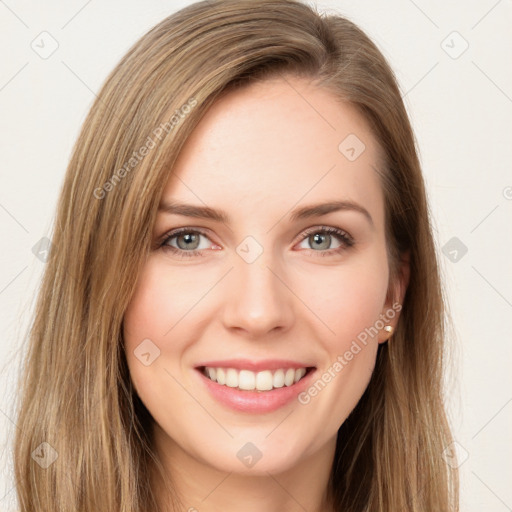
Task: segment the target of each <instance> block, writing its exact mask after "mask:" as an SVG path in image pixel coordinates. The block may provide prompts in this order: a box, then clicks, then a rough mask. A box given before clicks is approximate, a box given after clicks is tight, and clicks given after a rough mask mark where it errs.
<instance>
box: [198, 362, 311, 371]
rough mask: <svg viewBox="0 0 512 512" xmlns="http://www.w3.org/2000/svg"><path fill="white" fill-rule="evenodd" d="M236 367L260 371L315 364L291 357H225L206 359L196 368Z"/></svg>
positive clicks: (307, 366)
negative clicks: (213, 359) (291, 358)
mask: <svg viewBox="0 0 512 512" xmlns="http://www.w3.org/2000/svg"><path fill="white" fill-rule="evenodd" d="M205 366H208V367H210V368H234V369H236V370H251V371H253V372H259V371H262V370H279V369H280V368H295V369H297V368H312V367H314V365H312V364H309V363H301V362H299V361H292V360H290V359H264V360H261V361H254V360H251V359H224V360H223V361H205V362H204V363H200V364H198V365H196V368H203V367H205Z"/></svg>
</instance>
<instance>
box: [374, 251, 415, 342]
mask: <svg viewBox="0 0 512 512" xmlns="http://www.w3.org/2000/svg"><path fill="white" fill-rule="evenodd" d="M410 257H411V253H410V251H406V252H405V253H402V255H401V259H400V265H399V269H398V276H397V277H396V278H395V279H394V280H392V281H391V282H390V283H389V287H388V293H387V296H386V302H385V304H384V308H383V310H382V317H381V318H382V319H383V322H384V325H390V326H391V327H392V328H393V331H395V330H396V326H397V324H398V319H399V318H400V311H401V310H402V307H403V303H404V298H405V293H406V291H407V287H408V286H409V276H410V272H411V268H410ZM392 335H393V334H392V333H389V332H387V331H385V330H384V328H382V329H381V330H380V332H379V337H378V340H379V343H384V342H386V341H387V340H388V339H389V338H390V337H391V336H392Z"/></svg>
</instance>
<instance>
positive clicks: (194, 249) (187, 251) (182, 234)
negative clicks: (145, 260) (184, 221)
mask: <svg viewBox="0 0 512 512" xmlns="http://www.w3.org/2000/svg"><path fill="white" fill-rule="evenodd" d="M201 237H204V238H208V237H207V235H206V233H205V232H203V231H201V230H198V229H191V228H181V229H177V230H175V231H172V232H171V233H168V234H167V235H166V236H165V238H164V239H163V240H162V242H161V243H160V244H159V246H160V247H161V248H162V249H163V250H166V251H171V252H172V253H174V254H176V255H178V256H179V257H181V256H184V257H190V256H203V253H202V252H201V250H203V249H209V248H210V247H211V246H212V243H204V244H203V245H202V246H201ZM175 244H176V245H175Z"/></svg>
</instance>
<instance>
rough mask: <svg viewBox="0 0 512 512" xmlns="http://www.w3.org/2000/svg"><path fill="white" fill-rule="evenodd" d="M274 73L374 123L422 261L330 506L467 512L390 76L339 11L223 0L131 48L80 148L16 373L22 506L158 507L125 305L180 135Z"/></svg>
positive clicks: (393, 264)
mask: <svg viewBox="0 0 512 512" xmlns="http://www.w3.org/2000/svg"><path fill="white" fill-rule="evenodd" d="M273 76H281V77H283V78H286V77H287V76H301V77H307V78H309V79H311V80H313V81H314V83H315V84H316V85H318V86H319V87H324V88H327V89H329V91H331V92H332V93H333V94H334V95H335V96H336V97H337V98H339V100H340V101H344V102H348V103H351V104H352V105H354V106H355V107H357V108H358V110H359V112H360V113H361V114H362V115H363V116H364V118H365V119H366V120H367V122H368V123H369V126H370V127H371V129H372V130H373V133H374V134H375V137H376V140H377V141H378V143H379V146H380V148H381V151H382V159H381V160H382V161H381V165H379V168H378V169H376V170H377V171H378V172H379V176H380V177H381V180H382V187H383V191H384V196H385V207H386V237H387V243H388V251H389V264H390V276H391V277H393V276H396V275H397V274H398V273H399V271H400V270H399V269H400V265H399V263H400V259H401V257H402V256H403V255H404V254H405V253H406V252H408V254H409V257H410V264H411V272H410V281H409V286H408V288H407V293H406V296H405V299H404V303H403V308H402V311H401V317H400V321H399V323H398V326H397V329H396V330H395V333H394V334H393V338H392V341H391V342H389V343H387V344H382V345H380V346H379V350H378V354H377V362H376V366H375V370H374V374H373V376H372V379H371V381H370V384H369V386H368V388H367V390H366V391H365V393H364V395H363V397H362V398H361V400H360V402H359V403H358V405H357V406H356V408H355V409H354V410H353V412H352V413H351V414H350V416H349V417H348V418H347V420H346V421H345V422H344V423H343V425H341V427H340V429H339V431H338V442H337V447H336V453H335V459H334V464H333V467H332V472H331V478H330V481H329V493H330V495H331V496H332V500H333V508H334V509H335V510H339V511H340V512H341V511H346V510H350V511H351V512H363V511H368V512H377V511H379V512H385V511H386V512H389V511H397V510H407V511H411V512H431V511H433V510H435V511H438V512H442V511H455V510H458V476H457V471H456V469H452V468H451V467H450V466H448V465H447V464H446V463H445V462H444V460H443V458H442V452H443V450H444V449H445V448H446V447H447V446H448V445H449V444H450V443H451V441H452V437H451V433H450V428H449V424H448V421H447V417H446V413H445V409H444V402H443V391H442V376H443V369H444V367H445V359H444V347H445V332H444V319H445V314H446V310H445V307H444V301H443V292H442V288H441V280H440V275H439V268H438V262H437V258H436V252H435V247H434V242H433V237H432V228H431V225H430V220H429V219H430V212H429V210H428V203H427V199H426V194H425V186H424V182H423V177H422V173H421V168H420V163H419V159H418V156H417V153H416V148H415V141H414V135H413V131H412V128H411V126H410V122H409V120H408V116H407V113H406V110H405V108H404V105H403V101H402V98H401V94H400V91H399V88H398V86H397V83H396V79H395V77H394V75H393V72H392V71H391V69H390V67H389V65H388V64H387V62H386V60H385V59H384V57H383V56H382V54H381V53H380V51H379V50H378V49H377V47H376V46H375V45H374V44H373V43H372V42H371V41H370V39H369V38H368V37H367V36H366V35H365V34H364V33H363V32H362V31H361V30H360V29H359V28H357V27H356V26H355V25H354V24H353V23H352V22H350V21H348V20H347V19H344V18H343V17H341V16H337V15H332V14H331V15H324V14H319V13H317V12H316V11H315V10H314V9H313V8H311V7H309V6H308V5H306V4H304V3H301V2H299V1H295V0H263V1H259V2H253V1H249V0H239V1H233V0H218V1H204V2H198V3H195V4H192V5H190V6H188V7H186V8H184V9H182V10H180V11H178V12H176V13H175V14H173V15H171V16H169V17H168V18H166V19H165V20H163V21H162V22H161V23H159V24H158V25H156V26H155V27H154V28H153V29H152V30H150V31H149V32H148V33H147V34H146V35H144V36H143V37H142V38H141V39H140V40H139V41H138V42H137V43H136V44H135V45H134V46H133V47H132V48H131V49H130V50H129V51H128V53H127V54H126V55H125V56H124V57H123V58H122V60H121V61H120V62H119V64H118V65H117V66H116V67H115V69H114V70H113V71H112V73H111V74H110V75H109V77H108V78H107V80H106V82H105V84H104V85H103V87H102V89H101V91H100V93H99V94H98V97H97V99H96V101H95V102H94V104H93V106H92V108H91V110H90V112H89V114H88V116H87V118H86V120H85V122H84V125H83V127H82V130H81V133H80V135H79V137H78V139H77V142H76V144H75V147H74V149H73V153H72V156H71V159H70V163H69V166H68V169H67V173H66V177H65V181H64V184H63V188H62V191H61V195H60V198H59V202H58V208H57V214H56V219H55V223H54V229H53V231H54V232H53V237H52V249H51V252H50V257H49V260H48V262H47V265H46V269H45V273H44V276H43V280H42V284H41V289H40V292H39V295H38V302H37V305H36V311H35V317H34V320H33V322H32V325H31V328H30V332H29V346H28V354H27V357H26V361H25V366H24V368H23V371H22V373H21V374H20V375H21V376H20V386H19V387H20V394H19V396H20V407H19V415H18V420H17V423H18V425H19V429H18V431H17V433H16V438H15V442H14V463H15V467H14V469H15V479H16V491H17V496H18V502H19V506H20V509H21V510H22V511H23V512H26V511H27V512H28V511H33V510H38V511H39V512H50V511H52V512H54V511H55V510H59V511H84V512H85V511H87V512H92V511H94V512H102V511H108V512H112V511H119V512H128V511H132V512H149V511H152V512H154V511H157V510H162V509H161V508H159V507H160V504H159V503H158V502H157V499H156V493H155V490H154V489H153V488H152V486H151V479H150V478H151V477H152V476H159V477H160V478H161V479H162V482H165V479H164V474H163V469H162V465H161V463H160V461H159V459H158V456H157V454H156V453H155V452H154V450H153V447H152V418H151V415H150V414H149V412H148V411H147V410H146V408H145V407H144V405H143V404H142V402H141V401H140V399H139V398H138V396H137V394H136V393H135V391H134V389H133V387H132V384H131V381H130V375H129V371H128V367H127V363H126V358H125V355H124V348H123V338H122V325H123V316H124V312H125V311H126V308H127V306H128V304H129V302H130V299H131V297H132V294H133V291H134V287H135V284H136V281H137V276H138V275H139V272H140V270H141V268H142V266H143V265H144V262H145V258H146V255H147V254H148V252H149V250H150V247H151V240H152V228H153V225H154V221H155V216H156V211H157V208H158V204H159V201H160V196H161V192H162V190H163V188H164V185H165V183H166V182H167V180H168V178H169V173H170V172H172V169H173V165H174V162H175V161H176V159H177V156H178V154H179V152H180V150H181V148H182V147H183V144H184V143H185V142H186V140H187V138H188V137H189V135H190V134H191V132H192V130H193V129H194V127H195V126H196V125H197V124H198V123H199V121H200V120H201V118H202V116H203V115H204V114H205V112H206V111H207V110H208V108H209V107H210V106H211V105H212V104H213V102H214V101H215V100H216V99H218V98H219V97H220V95H221V94H226V93H228V92H229V91H230V90H231V89H232V88H235V87H243V86H244V85H245V84H248V83H250V82H251V81H253V80H265V79H268V78H270V77H273ZM187 105H188V108H185V106H187ZM171 119H173V121H172V123H171V122H170V120H171ZM159 127H160V128H162V127H164V128H163V129H161V131H160V132H159V131H158V128H159ZM157 134H159V136H157ZM150 139H151V141H152V144H151V149H149V151H144V156H143V157H141V156H142V155H141V153H142V152H143V151H142V150H141V148H144V147H146V148H148V146H149V145H150V144H149V140H150ZM134 155H138V156H134ZM139 157H141V158H139ZM133 158H135V160H131V159H133ZM132 164H133V165H132ZM123 169H124V171H123ZM114 177H115V179H114ZM107 184H108V185H107ZM98 190H102V192H98ZM99 196H101V197H99ZM390 293H392V291H390ZM43 442H46V443H48V444H49V445H50V446H51V447H52V448H53V449H54V450H55V451H56V453H57V454H58V457H57V459H56V460H55V461H54V462H53V463H52V464H51V465H49V466H48V467H47V468H45V469H43V468H41V467H39V466H38V465H37V464H35V462H34V460H33V458H32V457H31V453H32V452H33V450H34V449H35V448H36V447H37V446H39V445H40V444H41V443H43ZM165 485H166V486H167V487H168V489H169V491H172V490H173V489H172V485H171V483H167V482H166V483H165ZM175 498H176V499H175V501H176V503H177V502H178V501H179V500H178V497H175ZM173 503H174V502H173ZM176 503H174V505H175V504H176Z"/></svg>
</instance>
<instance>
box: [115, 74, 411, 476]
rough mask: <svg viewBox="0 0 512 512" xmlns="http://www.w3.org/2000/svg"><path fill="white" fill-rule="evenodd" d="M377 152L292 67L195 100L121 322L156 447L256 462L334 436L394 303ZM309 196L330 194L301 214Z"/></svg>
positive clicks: (198, 457) (221, 464)
mask: <svg viewBox="0 0 512 512" xmlns="http://www.w3.org/2000/svg"><path fill="white" fill-rule="evenodd" d="M292 86H293V87H292ZM378 165H379V164H378V147H377V143H376V140H375V138H374V137H373V136H372V134H371V132H370V130H369V128H368V126H367V125H366V123H365V121H364V119H363V118H362V117H361V116H360V115H359V113H358V112H357V111H356V110H355V109H354V108H353V107H352V106H350V105H348V104H343V103H341V102H339V101H338V100H336V99H335V98H334V96H332V94H331V93H330V92H328V91H326V90H324V89H320V88H318V87H316V86H314V85H312V84H311V83H309V82H307V81H305V80H304V79H297V78H291V77H290V78H287V80H286V81H284V80H282V79H275V80H271V81H265V82H263V83H258V84H252V85H250V86H248V87H245V88H243V89H240V90H237V91H235V92H233V91H232V92H229V93H228V94H226V95H224V96H223V97H222V98H221V99H220V100H218V101H217V102H216V103H215V104H214V106H213V107H212V108H211V109H210V110H209V111H208V112H207V114H206V116H205V117H204V118H203V119H202V120H201V122H200V124H199V125H198V126H197V128H196V129H195V131H194V132H193V134H192V136H191V137H190V138H189V140H188V141H187V144H186V145H185V147H184V148H183V150H182V152H181V154H180V156H179V159H178V161H177V163H176V166H175V168H174V169H173V173H172V176H170V178H169V181H168V183H167V185H166V187H165V189H164V190H163V194H162V198H161V206H163V208H162V210H161V211H159V213H158V216H157V220H156V223H155V225H154V240H155V248H154V249H153V250H152V252H151V254H150V256H149V258H148V260H147V262H146V264H145V267H144V268H143V271H142V273H141V275H140V276H139V280H138V283H137V287H136V290H135V293H134V296H133V298H132V300H131V303H130V305H129V307H128V309H127V311H126V314H125V318H124V339H125V350H126V357H127V361H128V366H129V370H130V374H131V378H132V381H133V383H134V386H135V388H136V391H137V393H138V394H139V396H140V398H141V400H142V401H143V402H144V404H145V405H146V407H147V409H148V410H149V412H150V413H151V415H152V416H153V418H154V420H155V422H156V425H155V439H156V443H157V445H158V446H159V448H160V449H161V450H165V452H166V453H168V454H169V453H170V454H173V456H176V457H181V458H182V459H183V460H185V458H187V457H191V458H193V459H194V460H195V461H196V462H199V463H202V464H204V465H207V466H210V467H214V468H218V469H220V470H222V471H226V472H239V473H241V472H247V471H251V472H252V474H255V473H258V474H264V473H265V472H267V471H270V472H272V473H274V472H278V471H284V470H286V469H287V468H291V467H292V466H294V465H296V464H299V463H300V462H301V461H305V460H307V459H308V458H310V457H312V456H314V454H315V453H319V452H321V451H322V450H325V447H326V446H328V447H330V448H333V447H334V443H335V437H336V433H337V430H338V429H339V427H340V425H341V424H342V423H343V422H344V420H345V419H346V418H347V416H348V415H349V413H350V412H351V411H352V410H353V408H354V407H355V406H356V404H357V402H358V401H359V399H360V397H361V395H362V394H363V392H364V390H365V389H366V387H367V385H368V382H369V380H370V377H371V374H372V371H373V369H374V365H375V359H376V353H377V348H378V345H379V343H382V342H383V341H385V340H387V338H388V337H389V334H388V333H387V332H386V331H385V330H383V326H384V325H392V326H395V325H396V322H397V320H398V314H399V313H398V310H397V309H396V308H393V304H395V305H396V302H400V298H401V297H398V299H399V300H398V301H396V299H397V297H396V296H395V297H394V299H395V300H390V301H387V292H388V289H389V288H390V286H391V283H390V282H389V271H388V264H389V262H388V259H387V253H386V239H385V233H384V197H383V192H382V189H381V185H380V183H379V179H378V175H377V173H376V171H375V169H374V167H377V166H378ZM327 203H329V204H330V203H344V204H345V206H344V207H343V208H338V209H336V208H323V209H322V208H319V209H317V210H316V211H313V210H309V208H310V207H311V206H313V205H323V204H327ZM178 204H180V205H188V206H189V208H185V207H181V208H178V207H177V205H178ZM171 206H174V209H173V208H172V207H171ZM192 207H194V208H207V212H206V213H210V214H211V213H212V212H217V214H218V215H217V216H214V215H208V216H204V211H203V212H202V214H201V211H200V210H196V209H194V208H192ZM300 212H302V214H300ZM220 213H222V214H223V215H224V217H223V218H220V217H221V216H220ZM179 229H181V230H182V231H181V232H180V233H177V230H179ZM386 320H387V321H386ZM205 366H206V367H211V368H212V369H211V370H208V368H207V369H206V370H205V371H206V373H211V376H212V377H215V378H217V379H218V380H219V381H220V383H219V382H216V383H214V382H213V381H212V380H210V379H209V378H208V377H206V376H205V375H204V373H203V371H202V368H203V367H205ZM219 368H220V370H219ZM228 368H231V370H229V369H228ZM302 368H304V369H305V370H302ZM251 370H252V371H251ZM281 370H283V371H281ZM304 371H306V373H305V375H304V376H302V375H303V373H304ZM300 377H302V378H300ZM296 378H299V379H300V380H298V381H297V382H296V383H295V382H294V381H295V380H296ZM283 380H284V383H283ZM256 385H257V386H258V388H261V389H260V390H258V389H254V390H253V391H251V390H250V389H251V387H254V386H256ZM274 386H275V387H274ZM240 387H242V388H245V389H239V388H240ZM269 387H270V388H271V389H268V388H269ZM254 460H256V461H257V462H256V463H254V462H253V461H254Z"/></svg>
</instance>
